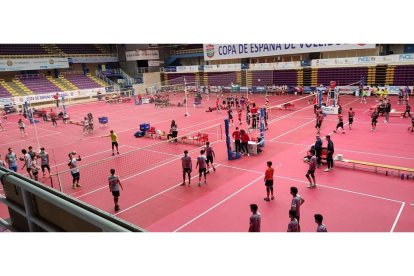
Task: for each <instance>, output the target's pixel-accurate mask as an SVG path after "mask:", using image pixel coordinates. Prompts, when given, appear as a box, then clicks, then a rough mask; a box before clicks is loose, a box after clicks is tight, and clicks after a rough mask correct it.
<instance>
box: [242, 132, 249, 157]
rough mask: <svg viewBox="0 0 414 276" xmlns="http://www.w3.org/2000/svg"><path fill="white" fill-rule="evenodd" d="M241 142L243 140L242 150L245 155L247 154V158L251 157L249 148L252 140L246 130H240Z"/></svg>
mask: <svg viewBox="0 0 414 276" xmlns="http://www.w3.org/2000/svg"><path fill="white" fill-rule="evenodd" d="M240 140H241V150H242V151H244V154H246V155H247V156H250V154H249V148H248V144H249V140H250V138H249V135H248V134H247V133H246V131H244V129H242V130H240Z"/></svg>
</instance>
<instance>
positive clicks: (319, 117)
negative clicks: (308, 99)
mask: <svg viewBox="0 0 414 276" xmlns="http://www.w3.org/2000/svg"><path fill="white" fill-rule="evenodd" d="M322 122H323V114H322V112H318V113H317V114H316V125H315V128H316V130H317V134H320V132H321V126H322Z"/></svg>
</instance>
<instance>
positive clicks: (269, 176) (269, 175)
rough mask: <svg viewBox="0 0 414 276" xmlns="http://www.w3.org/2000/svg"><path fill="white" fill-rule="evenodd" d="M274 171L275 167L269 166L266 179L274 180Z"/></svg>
mask: <svg viewBox="0 0 414 276" xmlns="http://www.w3.org/2000/svg"><path fill="white" fill-rule="evenodd" d="M274 172H275V169H273V168H269V167H268V168H267V169H266V171H265V179H266V180H273V173H274Z"/></svg>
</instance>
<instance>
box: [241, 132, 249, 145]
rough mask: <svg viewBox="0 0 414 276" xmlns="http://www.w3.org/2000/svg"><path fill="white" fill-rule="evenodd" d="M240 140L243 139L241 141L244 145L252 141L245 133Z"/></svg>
mask: <svg viewBox="0 0 414 276" xmlns="http://www.w3.org/2000/svg"><path fill="white" fill-rule="evenodd" d="M240 138H241V141H242V142H243V143H247V142H249V141H250V138H249V135H248V134H247V133H245V134H244V135H242V136H241V137H240Z"/></svg>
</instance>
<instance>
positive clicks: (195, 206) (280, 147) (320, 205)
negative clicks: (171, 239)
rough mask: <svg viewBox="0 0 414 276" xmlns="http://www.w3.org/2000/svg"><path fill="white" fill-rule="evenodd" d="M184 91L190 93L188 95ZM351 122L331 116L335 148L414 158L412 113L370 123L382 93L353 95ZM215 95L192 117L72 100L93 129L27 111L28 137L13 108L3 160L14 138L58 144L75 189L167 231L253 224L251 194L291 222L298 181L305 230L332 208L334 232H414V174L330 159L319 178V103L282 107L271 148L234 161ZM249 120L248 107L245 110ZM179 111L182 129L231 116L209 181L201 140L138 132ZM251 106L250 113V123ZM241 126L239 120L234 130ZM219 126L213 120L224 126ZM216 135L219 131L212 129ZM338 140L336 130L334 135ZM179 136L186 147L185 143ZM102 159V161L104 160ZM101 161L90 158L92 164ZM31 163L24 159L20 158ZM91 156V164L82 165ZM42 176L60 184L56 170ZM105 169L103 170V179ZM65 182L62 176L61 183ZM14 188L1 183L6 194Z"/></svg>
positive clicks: (367, 156)
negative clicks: (112, 183)
mask: <svg viewBox="0 0 414 276" xmlns="http://www.w3.org/2000/svg"><path fill="white" fill-rule="evenodd" d="M177 97H180V96H177ZM298 98H299V96H269V100H270V105H271V106H275V105H278V104H281V103H285V102H288V101H291V100H294V99H298ZM250 99H253V100H254V101H255V102H256V103H258V104H259V105H261V104H263V103H264V96H263V95H250ZM341 102H342V106H343V110H344V112H343V113H344V117H345V120H344V121H345V126H346V133H345V134H342V133H338V134H335V133H332V131H333V129H334V128H335V126H336V123H337V119H336V116H333V115H328V116H327V117H326V118H325V120H324V122H323V125H322V131H321V136H322V137H324V136H325V135H326V134H331V138H332V141H333V142H334V145H335V154H343V156H344V158H346V159H353V160H360V161H367V162H374V163H381V164H387V165H394V166H401V167H409V168H413V167H414V166H413V165H414V143H413V137H414V134H413V133H411V132H408V131H407V128H408V126H409V125H410V120H409V119H401V118H399V117H391V119H390V123H388V124H385V123H383V122H382V117H380V120H379V123H378V126H377V131H375V132H373V131H370V129H371V126H370V116H369V112H368V109H369V107H370V106H371V105H374V104H375V98H370V99H368V103H367V104H361V103H359V101H358V99H357V98H355V97H353V96H342V97H341ZM391 103H392V105H393V108H395V109H397V110H399V109H402V108H399V106H398V105H397V104H396V98H395V97H392V96H391ZM214 105H215V100H214V99H213V97H211V99H210V100H206V99H204V100H203V102H202V106H201V107H198V108H194V107H193V106H190V105H189V107H188V110H189V114H190V116H188V117H185V116H184V114H185V108H183V107H168V108H156V107H155V106H154V104H144V105H139V106H136V105H135V104H134V103H122V104H107V103H105V102H93V103H87V104H79V105H71V104H69V106H68V107H67V111H68V113H69V114H70V115H71V119H74V120H82V118H83V117H84V116H86V114H87V113H88V112H91V113H92V114H93V116H94V118H95V131H94V133H93V134H89V135H83V134H82V127H81V126H76V125H73V124H67V125H64V124H62V122H61V121H58V126H57V127H52V125H51V123H50V122H48V123H43V122H42V121H41V120H40V122H39V124H37V128H36V130H37V133H36V132H35V129H34V127H33V125H30V124H29V123H28V122H26V125H27V132H28V136H27V137H25V138H21V137H20V133H19V130H18V126H17V120H18V118H19V115H11V116H9V120H8V121H7V122H3V126H4V128H5V129H4V131H2V132H0V153H1V155H2V157H1V158H2V159H4V155H5V154H6V153H7V148H9V147H11V148H13V150H14V152H16V153H17V154H18V155H21V149H23V148H27V147H28V146H30V145H31V146H33V147H34V148H36V149H37V147H38V142H39V145H40V146H43V147H45V148H46V151H47V152H48V153H49V155H50V157H51V165H52V166H53V167H52V174H56V172H60V173H61V174H60V176H61V178H60V181H61V185H62V188H63V191H64V192H65V193H67V194H69V195H71V196H73V197H75V198H78V199H80V200H82V201H84V202H86V203H88V204H91V205H93V206H96V207H98V208H100V209H102V210H104V211H106V212H109V213H112V214H116V216H118V217H120V218H122V219H124V220H126V221H129V222H131V223H133V224H135V225H138V226H140V227H142V228H144V229H146V230H148V231H156V232H175V231H178V232H246V231H247V230H248V226H249V217H250V215H251V213H250V208H249V204H251V203H256V204H258V206H259V212H260V213H261V215H262V225H261V230H262V232H285V231H286V230H287V224H288V222H289V217H288V210H289V208H290V202H291V195H290V193H289V189H290V187H291V186H296V187H298V189H299V194H300V195H301V196H302V197H303V198H304V199H305V201H306V202H305V203H304V205H302V208H301V229H302V232H314V231H315V230H316V224H315V222H314V218H313V215H314V214H315V213H321V214H323V216H324V223H325V224H326V226H327V228H328V231H329V232H412V231H414V219H413V217H414V181H413V180H412V179H409V180H407V179H405V180H402V179H400V178H399V177H397V176H386V175H385V174H384V173H374V172H373V170H372V171H365V170H353V169H350V168H345V167H343V166H339V165H338V166H335V167H334V170H333V171H331V172H324V171H323V169H324V168H325V166H323V167H322V168H320V169H318V170H317V171H316V173H315V176H316V182H317V185H318V188H316V189H307V188H306V186H307V185H308V182H307V179H306V178H305V173H306V171H307V167H308V165H307V164H306V163H304V162H303V157H304V155H306V151H307V150H308V148H309V147H310V145H311V144H313V143H314V142H315V134H316V130H315V128H314V125H315V118H314V115H313V106H312V105H308V103H307V101H305V100H303V101H298V102H296V103H295V108H294V109H292V110H276V109H274V110H272V111H271V112H270V118H269V120H270V121H269V130H267V131H265V147H264V151H263V152H262V153H260V154H259V155H251V156H243V157H242V158H241V159H238V160H232V161H229V160H227V152H226V144H225V136H224V119H225V118H226V117H227V113H226V112H224V111H221V113H216V112H215V111H213V112H211V113H209V112H205V110H206V109H207V107H209V106H214ZM349 107H352V108H353V109H354V110H355V112H356V116H355V120H354V125H353V129H352V130H348V125H347V116H346V114H347V110H348V109H349ZM101 116H107V117H108V118H109V123H108V124H106V125H99V124H98V123H97V118H98V117H101ZM233 116H234V118H235V119H237V114H235V112H233ZM172 119H174V120H175V121H176V122H177V125H178V130H179V133H178V135H179V136H180V135H184V134H187V133H190V132H193V131H197V130H199V129H206V128H208V127H210V126H215V125H217V124H221V125H222V127H221V129H222V131H223V136H222V137H221V138H222V139H214V140H211V141H212V146H213V148H214V150H215V153H216V158H215V166H216V167H217V171H216V172H210V173H209V174H208V175H207V184H206V185H202V186H201V187H198V186H197V183H198V179H197V178H198V175H197V174H196V170H195V162H194V158H195V157H196V156H197V155H198V151H199V149H200V148H199V146H197V145H192V144H181V143H178V144H177V145H173V144H168V146H165V145H166V144H165V142H160V140H158V139H150V138H145V137H143V138H135V137H134V136H133V134H134V132H135V131H137V130H138V129H139V125H140V123H144V122H146V123H150V124H151V126H154V127H156V128H157V129H161V130H165V131H168V130H169V125H170V122H171V120H172ZM245 126H246V125H245V112H243V125H241V126H239V127H240V128H244V127H245ZM234 128H235V126H231V128H230V133H231V132H232V131H233V130H234ZM110 129H113V130H114V131H115V132H116V133H117V134H118V137H119V143H120V153H121V154H120V155H119V156H114V157H112V156H111V143H110V138H108V137H106V138H102V137H101V136H102V135H107V134H109V130H110ZM217 129H218V128H217V127H215V128H211V129H210V130H209V131H212V130H214V131H216V130H217ZM210 134H211V135H213V133H210ZM325 144H326V141H325V140H324V145H325ZM174 146H175V147H176V148H175V149H174V148H173V147H174ZM184 149H188V150H189V151H190V155H191V156H192V157H193V167H194V168H193V173H192V185H191V186H190V187H188V186H185V187H183V186H180V184H181V183H182V173H181V161H180V158H181V156H182V152H183V151H184ZM72 150H76V151H77V153H78V154H79V155H80V156H81V157H82V161H80V162H79V165H80V166H81V167H80V174H81V181H80V184H82V185H83V187H82V188H78V189H76V190H72V189H71V188H70V187H71V183H70V178H69V177H67V176H68V175H69V174H68V173H65V172H64V171H67V169H68V167H67V165H66V163H67V159H68V158H67V154H68V153H69V152H70V151H72ZM269 160H270V161H273V166H274V167H275V176H276V179H275V195H276V198H275V200H273V201H270V202H266V201H264V200H263V198H264V197H265V195H266V192H265V186H264V182H263V175H264V170H265V168H266V161H269ZM98 161H101V162H102V163H101V164H100V165H93V163H96V162H98ZM88 164H90V165H88ZM18 165H19V172H23V171H24V172H25V170H21V167H22V166H23V163H22V162H21V161H19V162H18ZM82 166H86V167H82ZM111 167H113V168H115V169H116V170H117V173H118V174H119V175H120V177H121V181H122V184H123V186H124V191H121V197H120V206H121V211H119V212H117V213H115V212H114V210H113V199H112V195H111V193H110V192H109V190H108V185H107V183H106V181H105V179H106V177H107V175H108V173H109V168H111ZM39 176H40V179H39V180H40V181H41V182H43V183H44V184H45V185H48V186H50V185H51V181H50V179H49V178H48V177H42V173H41V172H40V174H39ZM101 179H102V180H101ZM53 184H54V187H55V188H56V187H57V181H54V182H53ZM2 193H3V190H2V189H1V187H0V194H2ZM0 217H2V218H7V217H8V213H7V208H6V207H5V206H4V205H0Z"/></svg>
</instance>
